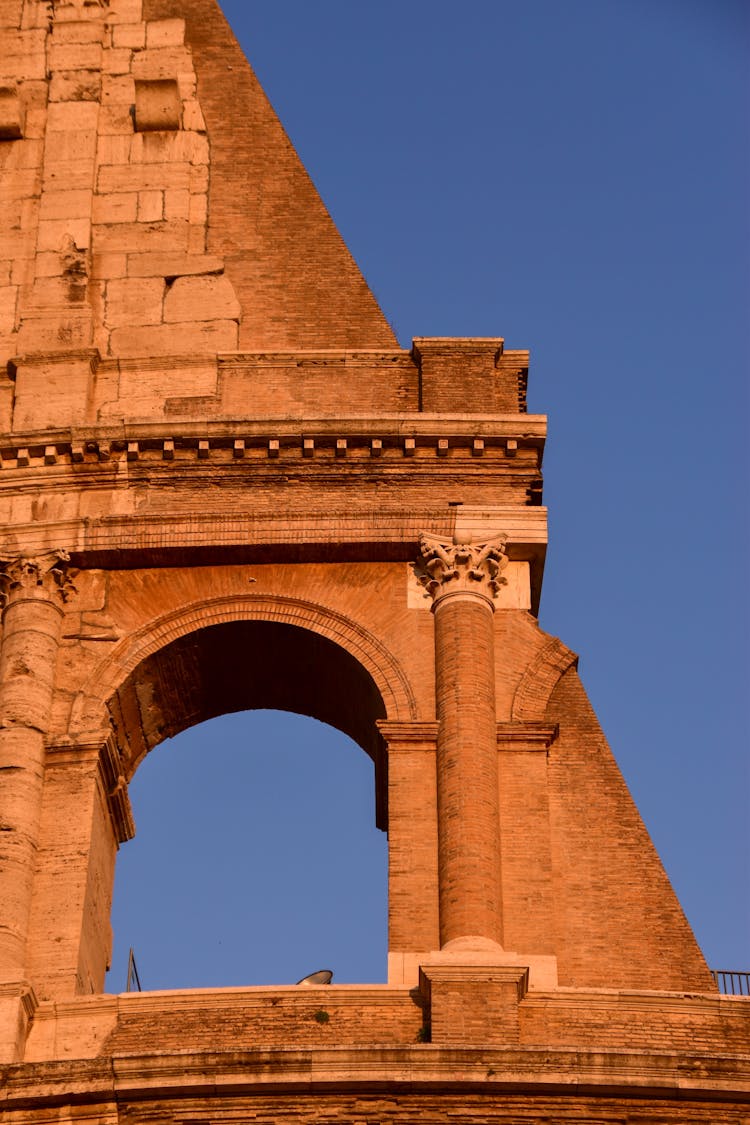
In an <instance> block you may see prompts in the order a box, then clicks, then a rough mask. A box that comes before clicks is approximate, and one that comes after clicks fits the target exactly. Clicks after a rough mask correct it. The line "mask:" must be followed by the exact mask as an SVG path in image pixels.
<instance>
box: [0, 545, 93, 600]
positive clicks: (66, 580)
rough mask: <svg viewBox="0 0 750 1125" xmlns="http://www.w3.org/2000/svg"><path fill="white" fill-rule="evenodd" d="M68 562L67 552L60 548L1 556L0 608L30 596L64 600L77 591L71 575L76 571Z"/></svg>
mask: <svg viewBox="0 0 750 1125" xmlns="http://www.w3.org/2000/svg"><path fill="white" fill-rule="evenodd" d="M69 562H70V555H69V554H68V552H67V551H62V550H53V551H44V552H42V553H40V554H38V555H16V556H13V557H12V558H0V608H2V609H5V607H6V606H7V605H9V604H10V603H11V602H13V601H16V600H19V599H21V598H24V597H29V596H31V597H37V598H42V599H48V600H50V601H55V602H57V603H58V604H64V603H65V602H67V601H68V600H69V598H71V597H72V596H73V594H74V593H75V592H76V588H75V584H74V582H73V579H74V577H75V575H76V574H77V573H78V572H77V571H76V570H75V569H73V568H71V567H69V566H68V563H69Z"/></svg>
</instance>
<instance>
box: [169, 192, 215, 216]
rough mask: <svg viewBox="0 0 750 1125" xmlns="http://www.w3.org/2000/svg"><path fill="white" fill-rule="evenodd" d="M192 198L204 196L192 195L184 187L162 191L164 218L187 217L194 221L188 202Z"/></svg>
mask: <svg viewBox="0 0 750 1125" xmlns="http://www.w3.org/2000/svg"><path fill="white" fill-rule="evenodd" d="M192 198H205V197H197V196H196V197H193V196H191V195H190V192H189V191H188V190H187V189H186V188H183V189H179V190H176V191H165V192H164V218H165V219H189V220H190V221H191V222H193V221H195V220H193V218H192V215H191V210H190V203H191V199H192Z"/></svg>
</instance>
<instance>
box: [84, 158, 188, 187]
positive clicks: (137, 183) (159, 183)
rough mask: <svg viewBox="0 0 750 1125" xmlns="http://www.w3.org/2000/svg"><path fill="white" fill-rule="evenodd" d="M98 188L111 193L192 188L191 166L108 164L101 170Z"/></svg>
mask: <svg viewBox="0 0 750 1125" xmlns="http://www.w3.org/2000/svg"><path fill="white" fill-rule="evenodd" d="M97 187H98V189H99V191H100V192H109V191H151V190H154V191H166V190H168V189H169V188H189V187H190V165H189V164H130V165H117V164H106V165H104V166H103V167H101V168H100V169H99V175H98V177H97Z"/></svg>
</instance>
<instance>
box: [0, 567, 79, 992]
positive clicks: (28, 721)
mask: <svg viewBox="0 0 750 1125" xmlns="http://www.w3.org/2000/svg"><path fill="white" fill-rule="evenodd" d="M67 561H68V556H67V555H66V554H65V553H64V552H63V551H49V552H47V553H45V554H39V555H35V556H19V557H17V558H13V559H5V560H2V561H1V562H0V591H1V592H0V599H1V600H2V605H3V610H2V622H3V639H2V648H1V649H0V829H1V831H0V902H1V903H2V911H1V912H0V982H3V981H4V982H20V981H23V980H24V979H25V977H26V974H27V964H26V960H27V959H26V952H27V941H28V925H29V913H30V908H31V896H32V888H33V880H34V870H35V865H36V858H37V848H38V841H39V822H40V815H41V804H42V787H43V782H44V756H45V734H46V731H47V727H48V723H49V716H50V708H51V704H52V694H53V690H54V679H55V665H56V661H57V648H58V644H59V640H60V629H61V623H62V615H63V606H64V602H65V601H66V599H67V598H68V597H69V596H70V594H71V593H72V592H73V591H74V589H75V587H74V586H73V583H72V579H71V575H70V573H69V571H68V568H67Z"/></svg>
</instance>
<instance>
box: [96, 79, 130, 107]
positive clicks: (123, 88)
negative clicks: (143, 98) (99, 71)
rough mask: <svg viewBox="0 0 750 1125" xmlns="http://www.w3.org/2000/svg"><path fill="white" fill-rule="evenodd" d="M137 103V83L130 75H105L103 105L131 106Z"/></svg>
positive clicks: (103, 80)
mask: <svg viewBox="0 0 750 1125" xmlns="http://www.w3.org/2000/svg"><path fill="white" fill-rule="evenodd" d="M134 101H135V82H134V81H133V79H132V78H131V77H130V75H128V74H105V75H104V77H103V78H102V104H103V105H126V106H131V105H132V104H133V102H134Z"/></svg>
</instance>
